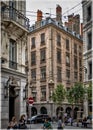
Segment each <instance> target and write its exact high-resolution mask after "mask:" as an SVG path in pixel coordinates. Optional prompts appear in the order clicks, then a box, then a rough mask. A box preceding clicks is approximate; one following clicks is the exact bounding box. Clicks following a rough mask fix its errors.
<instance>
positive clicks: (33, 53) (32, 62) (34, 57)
mask: <svg viewBox="0 0 93 130" xmlns="http://www.w3.org/2000/svg"><path fill="white" fill-rule="evenodd" d="M31 65H36V52H35V51H34V52H31Z"/></svg>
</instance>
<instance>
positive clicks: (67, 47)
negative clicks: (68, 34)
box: [66, 39, 69, 50]
mask: <svg viewBox="0 0 93 130" xmlns="http://www.w3.org/2000/svg"><path fill="white" fill-rule="evenodd" d="M66 49H67V50H69V40H68V39H66Z"/></svg>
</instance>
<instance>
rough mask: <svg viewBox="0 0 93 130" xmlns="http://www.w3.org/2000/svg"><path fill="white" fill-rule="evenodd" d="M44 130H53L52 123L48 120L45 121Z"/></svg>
mask: <svg viewBox="0 0 93 130" xmlns="http://www.w3.org/2000/svg"><path fill="white" fill-rule="evenodd" d="M43 129H52V125H51V123H50V122H49V121H48V119H45V122H44V124H43Z"/></svg>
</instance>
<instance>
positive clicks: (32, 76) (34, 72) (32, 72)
mask: <svg viewBox="0 0 93 130" xmlns="http://www.w3.org/2000/svg"><path fill="white" fill-rule="evenodd" d="M31 78H32V80H36V69H32V70H31Z"/></svg>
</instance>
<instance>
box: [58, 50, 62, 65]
mask: <svg viewBox="0 0 93 130" xmlns="http://www.w3.org/2000/svg"><path fill="white" fill-rule="evenodd" d="M57 63H61V50H59V49H58V50H57Z"/></svg>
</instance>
